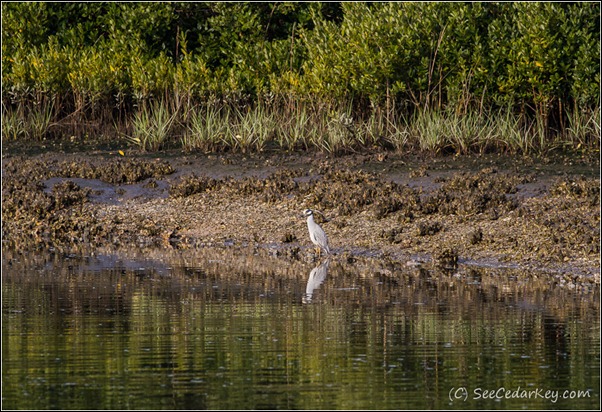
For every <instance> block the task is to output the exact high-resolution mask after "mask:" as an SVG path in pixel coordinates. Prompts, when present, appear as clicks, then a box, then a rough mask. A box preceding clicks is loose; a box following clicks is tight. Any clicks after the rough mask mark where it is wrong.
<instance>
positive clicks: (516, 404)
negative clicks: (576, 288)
mask: <svg viewBox="0 0 602 412" xmlns="http://www.w3.org/2000/svg"><path fill="white" fill-rule="evenodd" d="M92 260H93V259H92ZM192 261H194V262H196V265H183V264H182V262H181V261H179V263H177V262H176V263H177V264H176V263H174V261H170V263H169V264H165V265H164V267H161V263H157V262H151V263H147V264H146V266H144V267H140V268H135V267H136V265H130V267H127V265H126V264H124V262H122V261H120V262H116V263H114V264H113V265H109V267H103V268H102V269H97V270H90V269H89V267H90V264H89V263H90V262H87V261H85V260H78V259H68V260H65V261H63V260H62V259H61V258H53V259H46V260H44V259H42V260H41V261H40V260H37V261H35V262H31V261H29V260H28V259H23V258H20V259H17V258H14V259H8V258H7V259H5V257H4V255H3V323H2V325H3V326H2V344H3V345H2V355H3V394H2V396H3V407H5V408H8V409H50V408H59V409H186V408H194V409H205V408H208V409H241V408H242V409H430V408H436V409H448V408H457V409H465V408H493V409H496V408H529V409H539V408H542V409H555V408H597V406H598V404H599V392H598V388H599V383H600V379H599V378H600V375H599V361H600V347H599V332H600V329H599V322H598V320H599V292H598V291H597V290H596V291H594V292H593V293H587V294H579V293H574V292H571V291H568V290H563V289H559V288H554V289H549V288H548V289H543V288H542V287H541V286H540V285H536V284H533V285H528V284H524V285H515V287H510V286H508V285H504V287H498V286H499V285H498V286H496V285H494V284H487V282H485V281H481V282H468V281H467V279H462V278H458V277H453V276H452V277H442V276H439V275H434V274H433V275H432V276H431V275H429V274H428V273H422V274H420V275H417V276H413V275H412V276H410V275H408V276H398V277H397V278H395V279H392V278H384V277H382V276H377V274H376V273H373V274H372V275H371V276H366V274H365V273H363V272H362V273H363V274H360V271H359V270H358V268H353V267H349V266H347V265H343V264H331V265H330V271H329V273H328V276H327V277H326V279H325V280H324V281H323V283H322V284H321V285H319V287H318V288H317V289H316V290H315V291H314V296H313V299H312V302H311V303H310V304H303V303H302V302H303V296H304V294H305V292H306V282H307V279H308V276H309V273H310V270H311V269H312V266H311V265H307V264H303V263H300V262H297V263H290V262H285V263H282V262H277V263H275V264H270V262H266V261H260V262H259V263H258V265H257V266H253V265H249V264H248V262H249V260H248V258H245V260H244V262H246V263H244V264H242V263H240V262H241V261H237V260H236V259H234V258H232V259H230V260H226V259H217V260H216V259H210V258H198V259H197V260H195V259H192ZM216 262H217V263H216ZM220 262H221V263H220ZM237 262H238V263H237ZM86 265H88V266H86ZM92 266H93V265H92ZM86 267H88V269H86ZM509 284H510V285H511V284H512V282H510V283H509ZM461 387H462V388H466V389H467V390H468V391H469V396H468V397H467V399H466V400H459V399H455V400H453V401H452V400H450V398H449V394H450V391H451V390H452V389H453V388H461ZM499 388H506V389H507V390H516V389H523V390H529V391H536V390H541V391H543V392H544V393H545V391H546V390H560V391H564V390H567V389H568V390H575V391H577V390H589V397H581V398H580V399H571V400H565V399H558V400H557V401H556V402H552V401H551V400H549V399H540V398H534V399H533V398H532V399H498V400H492V399H474V390H478V389H481V390H497V389H499Z"/></svg>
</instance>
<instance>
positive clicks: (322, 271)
mask: <svg viewBox="0 0 602 412" xmlns="http://www.w3.org/2000/svg"><path fill="white" fill-rule="evenodd" d="M329 264H330V259H329V258H327V259H324V260H323V261H322V263H320V264H319V265H318V266H316V267H315V268H313V269H312V270H311V272H310V273H309V279H307V287H306V288H305V295H303V303H310V302H311V300H312V297H313V294H314V290H316V289H317V288H319V287H320V285H321V284H322V282H324V279H326V275H327V274H328V265H329Z"/></svg>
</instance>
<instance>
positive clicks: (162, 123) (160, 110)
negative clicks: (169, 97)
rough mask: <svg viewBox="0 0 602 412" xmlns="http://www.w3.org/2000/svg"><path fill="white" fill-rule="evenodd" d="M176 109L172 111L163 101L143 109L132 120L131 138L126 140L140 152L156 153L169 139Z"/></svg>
mask: <svg viewBox="0 0 602 412" xmlns="http://www.w3.org/2000/svg"><path fill="white" fill-rule="evenodd" d="M177 115H178V110H177V109H175V110H174V109H172V108H170V107H169V105H168V104H166V103H165V102H163V101H157V102H155V103H152V104H150V105H143V107H142V108H141V109H140V110H139V111H138V112H137V113H136V114H135V115H134V118H133V120H132V127H133V134H134V135H133V136H129V137H128V140H129V141H130V142H132V143H134V144H135V145H138V146H139V147H140V148H141V149H142V150H146V151H157V150H160V149H162V148H163V147H164V145H165V143H166V142H167V141H168V139H169V137H170V132H171V130H172V127H173V125H174V121H175V119H176V116H177Z"/></svg>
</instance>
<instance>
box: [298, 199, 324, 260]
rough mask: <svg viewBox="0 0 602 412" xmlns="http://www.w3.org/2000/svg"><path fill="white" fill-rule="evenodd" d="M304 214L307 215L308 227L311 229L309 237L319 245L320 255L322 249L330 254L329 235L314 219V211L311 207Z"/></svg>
mask: <svg viewBox="0 0 602 412" xmlns="http://www.w3.org/2000/svg"><path fill="white" fill-rule="evenodd" d="M303 215H305V216H306V217H307V229H308V230H309V238H310V239H311V241H312V242H313V243H314V245H316V246H318V248H319V249H318V255H319V254H320V251H321V250H322V249H324V251H325V252H326V254H328V255H330V248H329V247H328V237H327V236H326V233H325V232H324V230H323V229H322V228H321V227H320V225H318V224H317V223H316V222H315V221H314V211H313V210H311V209H305V211H304V212H303Z"/></svg>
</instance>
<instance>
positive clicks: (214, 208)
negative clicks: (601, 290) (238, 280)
mask: <svg viewBox="0 0 602 412" xmlns="http://www.w3.org/2000/svg"><path fill="white" fill-rule="evenodd" d="M120 173H122V174H123V175H120ZM111 180H113V181H111ZM599 184H600V178H599V165H598V164H595V163H591V162H588V161H583V162H580V161H579V160H578V159H572V158H570V157H566V158H564V160H562V159H561V160H554V159H552V160H550V161H548V162H546V161H538V160H533V159H524V158H521V159H516V158H512V157H504V156H497V155H491V156H481V157H475V156H473V157H447V158H442V157H439V158H427V157H420V156H414V157H408V156H401V155H398V154H395V153H391V152H376V153H369V154H352V155H345V156H341V157H338V158H332V157H328V156H324V155H312V154H282V153H278V154H259V155H234V154H230V155H202V154H181V153H167V154H154V155H153V154H144V153H137V152H133V153H127V154H125V156H121V155H120V154H119V153H118V152H117V151H96V152H93V153H81V152H76V153H60V152H47V153H38V154H30V155H26V156H23V155H17V156H13V155H12V154H7V153H5V154H4V155H3V218H4V222H3V226H4V227H3V229H4V230H3V248H5V247H9V248H10V247H13V248H23V249H30V248H34V249H35V248H39V247H60V248H65V249H69V248H77V247H81V246H89V247H94V246H101V245H104V246H108V245H111V246H113V247H126V246H128V247H132V246H134V247H160V248H161V247H167V248H175V249H178V248H183V249H185V248H199V247H210V246H219V247H222V246H224V245H225V246H228V245H230V246H241V247H252V248H262V249H274V250H276V251H277V252H275V253H282V254H287V255H292V256H296V257H298V258H302V259H311V258H312V257H311V250H312V244H311V242H310V241H309V237H308V235H307V233H306V232H307V227H306V223H305V219H303V218H302V217H300V215H301V212H302V210H303V209H305V208H313V209H318V210H320V211H321V212H323V213H325V215H326V216H327V217H328V219H329V220H328V221H327V222H320V221H318V223H319V224H321V225H322V227H323V228H324V230H325V231H326V233H327V234H328V237H329V240H330V244H331V248H332V249H333V250H334V251H335V252H336V253H337V255H338V256H341V257H342V259H353V258H357V257H362V256H363V255H371V256H376V257H377V258H378V259H383V260H391V261H396V262H401V263H402V264H408V265H410V264H412V261H413V260H416V259H418V260H422V261H425V262H431V263H433V264H435V265H440V266H448V267H449V268H451V269H453V267H454V266H456V267H457V265H458V264H459V265H469V266H470V265H475V266H477V267H488V266H489V267H504V266H509V267H516V268H519V269H524V270H526V271H538V272H541V271H543V272H550V273H560V274H562V276H567V277H568V278H571V279H573V278H574V280H575V281H578V279H583V281H584V282H588V283H591V282H592V281H593V283H596V284H599V281H600V280H599V278H600V258H599V243H600V232H599V227H600V226H599V224H600V212H599V192H600V190H599V189H600V188H599ZM266 245H267V246H266Z"/></svg>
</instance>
